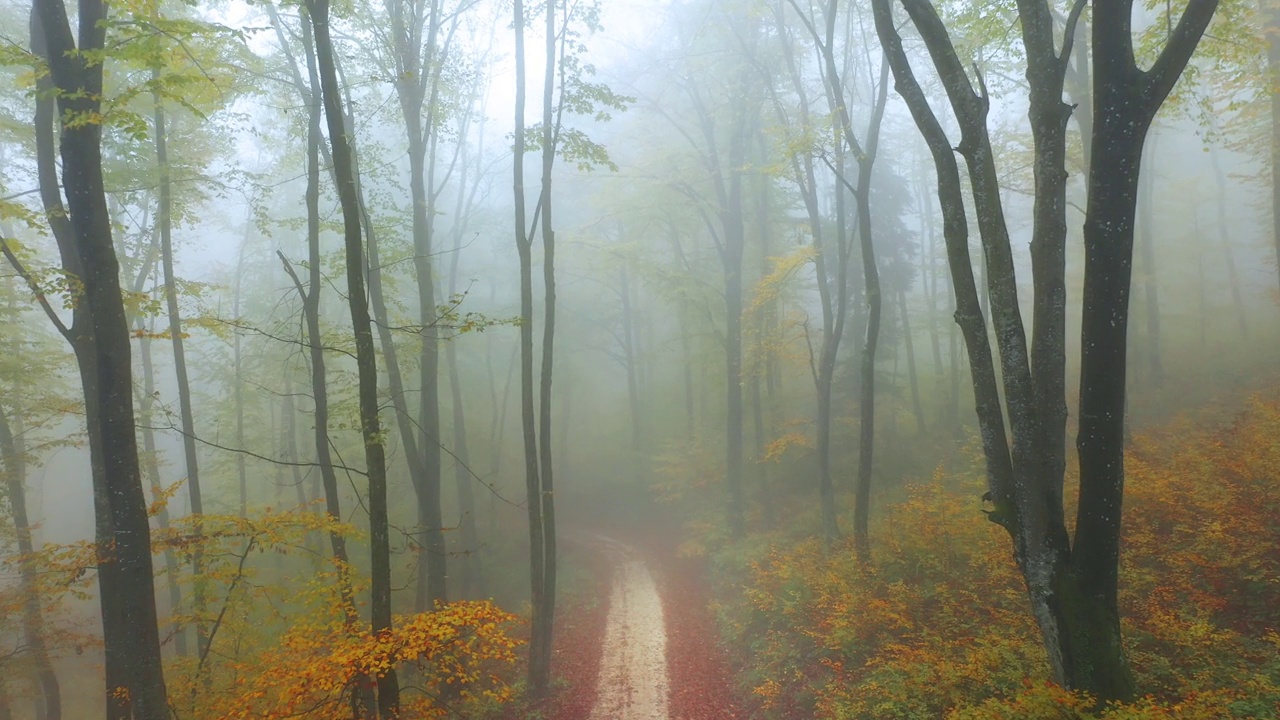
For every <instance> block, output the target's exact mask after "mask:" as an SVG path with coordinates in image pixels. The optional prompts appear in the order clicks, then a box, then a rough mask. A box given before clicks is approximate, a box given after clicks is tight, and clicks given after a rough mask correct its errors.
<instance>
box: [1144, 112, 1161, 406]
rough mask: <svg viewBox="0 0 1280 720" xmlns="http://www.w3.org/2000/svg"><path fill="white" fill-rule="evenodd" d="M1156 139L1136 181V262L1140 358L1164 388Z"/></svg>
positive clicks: (1154, 381) (1153, 378)
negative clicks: (1142, 332)
mask: <svg viewBox="0 0 1280 720" xmlns="http://www.w3.org/2000/svg"><path fill="white" fill-rule="evenodd" d="M1156 139H1157V136H1156V135H1155V134H1153V135H1152V137H1151V139H1150V147H1149V149H1148V150H1147V161H1148V162H1147V168H1146V172H1143V173H1142V177H1140V178H1139V179H1138V213H1139V216H1140V220H1139V222H1138V249H1139V258H1138V259H1139V261H1140V262H1141V263H1142V292H1143V298H1142V303H1143V305H1144V307H1145V309H1146V320H1147V327H1146V331H1147V332H1146V337H1145V340H1146V347H1144V348H1143V353H1142V355H1145V356H1146V360H1147V362H1146V367H1147V369H1148V370H1149V371H1150V372H1151V382H1152V384H1153V385H1155V386H1156V387H1160V386H1161V385H1163V384H1164V363H1163V362H1162V359H1161V355H1160V285H1159V284H1158V283H1156V274H1157V273H1156V251H1155V197H1154V193H1153V192H1152V188H1153V186H1154V185H1155V179H1156V178H1155V168H1154V167H1152V165H1151V159H1152V158H1153V157H1155V145H1156Z"/></svg>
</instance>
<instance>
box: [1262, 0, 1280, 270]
mask: <svg viewBox="0 0 1280 720" xmlns="http://www.w3.org/2000/svg"><path fill="white" fill-rule="evenodd" d="M1258 4H1259V5H1260V6H1261V12H1262V18H1263V28H1262V34H1263V37H1265V38H1266V39H1267V79H1268V83H1267V87H1268V88H1270V94H1271V234H1272V242H1273V243H1275V248H1276V266H1277V270H1280V5H1277V4H1276V3H1275V2H1273V0H1259V3H1258Z"/></svg>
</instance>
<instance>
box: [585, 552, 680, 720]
mask: <svg viewBox="0 0 1280 720" xmlns="http://www.w3.org/2000/svg"><path fill="white" fill-rule="evenodd" d="M597 542H598V543H599V544H600V545H602V546H603V547H604V548H605V550H606V551H607V552H609V553H610V554H611V555H614V556H616V557H617V563H618V564H617V570H616V571H615V573H614V577H613V590H612V591H611V593H610V598H609V617H608V620H607V625H606V628H605V637H604V656H603V658H602V659H601V663H600V679H599V681H598V688H597V691H598V694H597V698H596V704H595V707H594V708H593V709H592V711H591V720H667V717H668V716H667V692H668V688H669V685H668V681H667V633H666V626H665V624H664V622H663V615H662V599H661V598H660V597H659V596H658V588H657V586H656V585H655V584H654V581H653V575H652V574H651V573H650V572H649V568H648V566H647V565H645V562H644V560H643V559H642V558H641V557H640V556H639V555H638V554H636V553H635V552H634V551H633V550H632V549H631V548H629V547H627V546H626V545H623V544H622V543H618V542H615V541H613V540H608V539H605V538H598V539H597Z"/></svg>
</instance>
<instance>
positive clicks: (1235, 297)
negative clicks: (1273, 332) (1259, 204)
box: [1209, 148, 1249, 339]
mask: <svg viewBox="0 0 1280 720" xmlns="http://www.w3.org/2000/svg"><path fill="white" fill-rule="evenodd" d="M1209 162H1210V163H1212V164H1213V179H1214V182H1215V184H1216V185H1217V188H1218V198H1217V202H1216V203H1214V204H1215V205H1216V206H1217V208H1218V223H1217V224H1218V240H1219V242H1220V243H1221V245H1222V261H1223V263H1224V264H1225V265H1226V268H1227V287H1229V288H1230V289H1231V305H1232V307H1234V308H1235V311H1236V323H1237V324H1238V325H1239V327H1240V336H1241V337H1242V338H1244V339H1248V337H1249V318H1248V316H1247V314H1246V312H1245V306H1244V296H1243V294H1242V291H1241V289H1240V272H1239V270H1237V268H1236V257H1235V252H1234V250H1233V249H1232V243H1231V215H1230V213H1228V212H1227V201H1228V200H1230V198H1231V195H1230V193H1228V192H1227V177H1226V174H1225V173H1224V172H1222V165H1221V163H1219V162H1218V150H1217V148H1214V149H1212V150H1210V151H1209Z"/></svg>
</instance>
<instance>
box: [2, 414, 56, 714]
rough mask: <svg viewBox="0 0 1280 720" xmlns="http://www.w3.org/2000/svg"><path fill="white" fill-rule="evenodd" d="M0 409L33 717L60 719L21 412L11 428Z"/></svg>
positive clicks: (3, 453) (4, 469)
mask: <svg viewBox="0 0 1280 720" xmlns="http://www.w3.org/2000/svg"><path fill="white" fill-rule="evenodd" d="M9 412H10V411H6V410H5V409H4V408H3V407H0V463H3V472H4V479H5V486H6V491H7V496H8V500H9V509H10V511H11V514H12V516H13V529H14V534H15V535H17V540H18V554H19V555H21V557H22V559H21V560H20V562H19V568H18V585H19V590H20V591H21V592H22V598H23V601H22V642H23V644H24V645H26V646H27V652H28V653H29V654H30V655H31V659H32V661H33V663H34V665H35V675H36V684H37V685H38V686H39V688H40V702H39V703H37V705H36V717H38V718H43V719H44V720H61V719H62V691H61V688H60V687H59V685H58V676H57V674H55V673H54V671H53V664H52V663H50V662H49V649H48V646H47V645H46V644H45V632H44V617H43V609H42V608H41V606H40V597H39V595H37V594H36V568H35V565H34V560H33V554H34V553H35V543H34V541H33V538H32V533H31V521H30V519H29V518H28V517H27V490H26V482H25V481H26V476H27V462H26V448H25V447H24V446H25V442H24V441H23V432H22V431H23V427H22V408H21V407H20V406H19V405H18V404H16V403H15V404H14V407H13V408H12V411H11V412H12V413H13V418H14V423H13V424H14V425H15V426H17V432H16V433H15V432H14V431H13V428H12V427H11V426H10V424H9V418H8V414H9Z"/></svg>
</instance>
